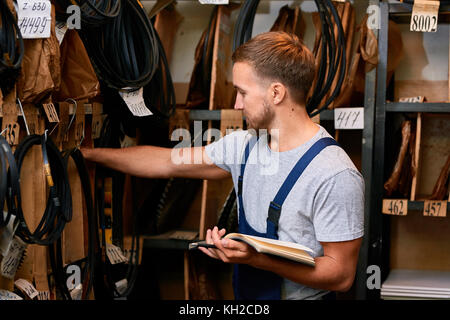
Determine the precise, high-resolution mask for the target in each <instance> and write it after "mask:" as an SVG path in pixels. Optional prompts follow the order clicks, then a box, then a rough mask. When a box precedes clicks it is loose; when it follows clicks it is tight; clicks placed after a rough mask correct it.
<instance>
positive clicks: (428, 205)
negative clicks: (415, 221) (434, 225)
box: [423, 200, 447, 217]
mask: <svg viewBox="0 0 450 320" xmlns="http://www.w3.org/2000/svg"><path fill="white" fill-rule="evenodd" d="M423 215H424V216H426V217H446V216H447V201H436V200H425V201H424V203H423Z"/></svg>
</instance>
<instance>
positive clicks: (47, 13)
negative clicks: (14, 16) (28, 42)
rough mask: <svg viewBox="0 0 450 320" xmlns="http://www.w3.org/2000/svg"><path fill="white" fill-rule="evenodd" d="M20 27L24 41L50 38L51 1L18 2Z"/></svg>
mask: <svg viewBox="0 0 450 320" xmlns="http://www.w3.org/2000/svg"><path fill="white" fill-rule="evenodd" d="M17 5H18V9H19V10H18V25H19V28H20V32H21V33H22V37H23V38H24V39H42V38H50V26H51V22H52V18H51V9H52V7H51V4H50V1H49V0H17Z"/></svg>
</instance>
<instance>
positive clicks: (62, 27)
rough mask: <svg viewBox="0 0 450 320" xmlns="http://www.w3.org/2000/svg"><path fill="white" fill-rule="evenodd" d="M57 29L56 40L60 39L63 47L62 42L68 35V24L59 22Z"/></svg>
mask: <svg viewBox="0 0 450 320" xmlns="http://www.w3.org/2000/svg"><path fill="white" fill-rule="evenodd" d="M55 27H56V28H55V31H56V39H58V42H59V45H61V43H62V41H63V40H64V36H65V35H66V32H67V30H68V29H69V28H68V27H67V24H66V23H65V22H58V23H56V26H55Z"/></svg>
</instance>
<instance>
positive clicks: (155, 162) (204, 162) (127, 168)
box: [81, 146, 230, 179]
mask: <svg viewBox="0 0 450 320" xmlns="http://www.w3.org/2000/svg"><path fill="white" fill-rule="evenodd" d="M81 152H82V153H83V156H84V157H85V159H86V160H88V161H93V162H97V163H99V164H101V165H103V166H105V167H109V168H111V169H114V170H117V171H120V172H123V173H128V174H131V175H133V176H136V177H142V178H162V179H165V178H172V177H173V178H181V177H183V178H193V179H223V178H226V177H229V176H230V173H229V172H227V171H226V170H223V169H221V168H219V167H218V166H216V165H215V164H213V163H212V161H211V160H210V159H209V157H208V156H207V154H206V152H205V148H204V147H194V148H179V149H170V148H161V147H156V146H135V147H129V148H94V149H89V148H82V149H81ZM181 159H184V161H182V160H181Z"/></svg>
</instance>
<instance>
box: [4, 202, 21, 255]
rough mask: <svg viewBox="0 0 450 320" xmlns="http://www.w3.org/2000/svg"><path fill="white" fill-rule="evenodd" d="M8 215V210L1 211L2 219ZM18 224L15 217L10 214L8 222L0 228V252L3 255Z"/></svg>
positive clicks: (7, 249)
mask: <svg viewBox="0 0 450 320" xmlns="http://www.w3.org/2000/svg"><path fill="white" fill-rule="evenodd" d="M7 217H8V212H7V211H3V220H4V221H5V220H6V218H7ZM18 226H19V224H18V223H16V217H15V216H13V215H11V217H10V219H9V221H8V224H7V225H6V226H5V227H3V228H1V229H0V253H1V254H2V256H3V257H5V256H6V255H7V254H8V251H9V247H10V245H11V243H12V241H13V238H14V234H15V233H16V229H17V227H18Z"/></svg>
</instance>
